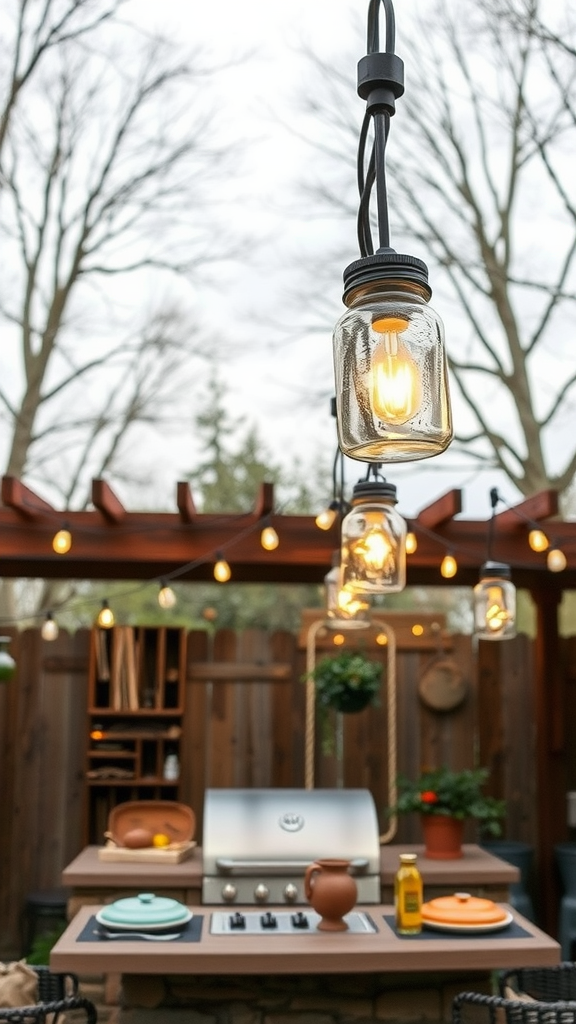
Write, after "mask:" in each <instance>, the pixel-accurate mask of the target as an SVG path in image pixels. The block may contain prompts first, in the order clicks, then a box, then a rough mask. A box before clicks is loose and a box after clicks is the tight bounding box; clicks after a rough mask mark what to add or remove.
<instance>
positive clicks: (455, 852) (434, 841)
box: [421, 814, 464, 860]
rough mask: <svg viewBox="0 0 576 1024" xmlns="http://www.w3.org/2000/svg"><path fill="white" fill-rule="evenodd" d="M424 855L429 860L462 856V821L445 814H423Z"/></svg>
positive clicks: (456, 858) (455, 858)
mask: <svg viewBox="0 0 576 1024" xmlns="http://www.w3.org/2000/svg"><path fill="white" fill-rule="evenodd" d="M421 820H422V831H423V833H424V844H425V847H426V849H425V850H424V856H425V857H428V858H429V859H430V860H458V859H459V858H460V857H461V856H462V837H463V835H464V822H463V821H462V820H461V819H460V818H451V817H449V815H447V814H423V815H422V816H421Z"/></svg>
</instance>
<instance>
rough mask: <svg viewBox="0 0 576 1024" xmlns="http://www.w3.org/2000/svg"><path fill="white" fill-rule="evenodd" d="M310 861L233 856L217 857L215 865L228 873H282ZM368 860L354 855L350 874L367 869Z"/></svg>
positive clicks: (303, 866) (302, 866)
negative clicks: (242, 858) (243, 858)
mask: <svg viewBox="0 0 576 1024" xmlns="http://www.w3.org/2000/svg"><path fill="white" fill-rule="evenodd" d="M310 863H311V861H310V859H308V860H235V859H234V858H233V857H217V858H216V867H217V868H218V869H219V870H220V871H223V872H227V873H229V874H237V875H241V874H249V875H251V874H253V873H254V872H255V871H267V872H268V873H269V874H274V872H278V873H279V874H280V873H281V874H284V873H285V872H286V871H294V869H295V868H300V869H302V870H304V869H305V868H307V867H308V865H309V864H310ZM368 866H369V862H368V860H367V859H366V858H365V857H354V858H353V860H351V861H350V870H351V873H352V874H361V873H362V872H364V871H366V870H367V869H368Z"/></svg>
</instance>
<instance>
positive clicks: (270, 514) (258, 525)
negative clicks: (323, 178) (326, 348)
mask: <svg viewBox="0 0 576 1024" xmlns="http://www.w3.org/2000/svg"><path fill="white" fill-rule="evenodd" d="M175 497H176V501H175V504H176V510H175V511H174V512H131V511H129V510H128V509H126V508H125V507H124V506H123V505H122V503H121V501H120V500H119V499H118V497H117V496H116V495H115V493H114V492H113V490H112V489H111V488H110V486H109V485H108V484H107V483H106V482H105V481H104V480H94V481H93V482H92V505H93V508H91V509H90V510H87V511H76V512H75V511H69V510H66V511H60V510H58V509H55V508H54V507H52V506H51V505H50V504H48V503H47V502H46V501H44V500H43V499H42V498H41V497H40V496H39V495H37V494H35V493H34V491H32V490H31V489H30V488H28V487H27V486H26V485H25V484H24V483H23V482H22V481H20V480H18V479H15V478H13V477H4V478H3V479H2V485H1V499H2V506H1V507H0V573H1V575H2V576H3V577H6V578H17V577H27V578H44V579H70V580H72V579H86V580H105V579H115V580H142V579H148V580H151V581H152V580H160V579H162V578H167V579H173V580H176V579H177V580H182V581H206V580H212V579H213V566H214V561H215V559H216V557H217V555H218V553H220V552H222V554H223V555H224V556H225V558H226V560H227V561H228V562H229V564H230V567H231V570H232V580H233V582H253V583H258V582H260V583H271V584H279V583H316V584H318V583H321V582H322V581H323V578H324V576H325V574H326V573H327V571H328V570H329V568H330V566H331V561H332V554H333V551H334V550H335V549H337V548H338V547H339V542H340V536H339V526H338V524H335V525H334V526H333V527H332V528H331V529H330V530H329V531H322V530H320V529H318V527H317V526H316V524H315V521H314V518H313V517H312V516H289V515H282V514H278V513H276V512H275V510H274V492H273V487H272V485H271V484H267V483H265V484H263V485H262V486H261V488H260V491H259V494H258V496H257V500H256V502H255V506H254V508H253V510H252V511H251V512H250V513H248V514H246V515H222V514H203V513H199V512H198V511H197V510H196V508H195V505H194V501H193V497H192V494H191V492H190V488H189V486H188V484H187V483H178V484H177V487H176V496H175ZM400 511H401V510H400ZM461 513H462V493H461V491H460V490H451V491H449V492H447V493H446V494H444V495H443V496H442V497H441V498H439V499H438V500H437V501H434V502H433V503H432V504H430V505H428V506H426V507H425V508H423V509H422V510H421V511H420V512H419V513H418V515H417V516H416V517H415V518H414V519H411V520H410V528H411V530H413V531H414V532H415V534H416V537H417V540H418V544H417V550H416V552H415V553H414V554H413V555H410V556H409V558H408V563H407V585H408V586H414V585H417V586H423V585H424V586H439V585H442V586H444V585H447V586H473V585H474V584H475V583H476V582H477V580H478V578H479V572H480V567H481V565H482V564H483V562H484V561H486V556H487V550H488V544H489V538H490V536H491V537H492V542H491V551H490V554H491V558H492V559H494V560H496V561H503V562H506V563H508V564H509V565H510V567H511V570H512V580H513V582H514V583H515V585H516V586H517V587H519V588H525V589H527V590H529V591H530V594H531V596H532V599H533V601H534V604H535V607H536V614H537V626H538V628H537V637H536V641H535V687H536V723H535V732H536V766H535V768H536V778H537V789H538V820H539V833H540V849H541V852H542V854H543V856H544V859H545V861H547V862H548V863H551V862H552V860H553V845H554V843H555V842H559V841H562V840H563V839H564V838H565V821H566V805H565V800H566V797H565V793H566V763H565V741H564V718H563V706H562V699H561V698H562V676H561V671H562V669H561V665H560V658H559V636H558V606H559V603H560V601H561V599H562V593H563V591H565V590H571V589H576V522H563V521H561V520H560V519H559V518H558V495H557V493H556V492H555V491H553V490H546V491H542V492H541V493H539V494H536V495H534V496H533V497H531V498H529V499H527V500H526V501H523V502H521V503H520V504H518V505H516V506H515V507H514V508H506V510H505V511H502V512H499V513H497V514H496V516H495V517H494V519H493V520H491V519H487V520H477V519H465V518H462V517H461ZM534 524H540V525H541V527H542V529H543V531H545V532H546V534H547V536H548V537H549V539H550V541H551V542H552V543H553V544H554V546H558V547H560V548H561V549H562V551H563V552H564V554H565V556H566V559H567V565H566V568H565V570H564V571H563V572H557V573H554V572H551V571H550V570H549V569H548V568H547V564H546V554H545V553H536V552H534V551H532V550H531V548H530V546H529V544H528V531H529V529H530V525H534ZM64 525H66V526H67V528H68V529H69V530H70V532H71V534H72V547H71V550H70V551H69V552H68V553H67V554H66V555H58V554H56V553H55V552H54V551H53V549H52V539H53V537H54V534H55V533H56V531H57V530H59V529H61V528H62V527H63V526H64ZM265 525H272V526H273V527H274V528H275V530H276V532H277V534H278V537H279V540H280V543H279V546H278V547H277V548H276V549H275V550H274V551H266V550H264V549H263V547H262V545H261V543H260V533H261V530H262V528H263V527H264V526H265ZM448 552H452V553H454V554H455V556H456V558H457V561H458V572H457V575H456V576H455V577H454V578H453V579H450V580H445V579H443V577H442V576H441V574H440V563H441V561H442V558H443V557H444V555H445V554H446V553H448ZM492 646H494V647H496V646H501V645H492ZM496 656H497V652H496V651H495V657H496ZM550 884H551V883H550ZM545 895H546V894H545Z"/></svg>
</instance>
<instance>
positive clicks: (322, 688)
mask: <svg viewBox="0 0 576 1024" xmlns="http://www.w3.org/2000/svg"><path fill="white" fill-rule="evenodd" d="M304 679H305V680H307V679H312V680H313V681H314V687H315V690H316V703H317V707H318V713H319V718H320V722H321V726H322V749H323V752H324V753H325V754H330V753H332V752H333V747H334V741H333V735H332V733H331V731H330V728H329V718H328V713H329V711H330V710H334V711H339V712H342V713H345V714H346V713H350V712H356V711H361V710H362V709H363V708H365V707H368V706H369V705H372V706H377V705H378V696H379V693H380V687H381V684H382V665H381V664H380V662H378V661H370V660H369V659H368V658H366V657H365V656H364V655H363V654H360V653H359V652H357V651H343V652H342V653H341V654H339V655H337V656H336V657H333V656H331V655H328V656H326V657H324V658H321V659H320V661H319V662H318V663H317V665H316V666H315V667H314V669H313V670H312V672H310V673H309V674H308V675H307V676H305V677H304Z"/></svg>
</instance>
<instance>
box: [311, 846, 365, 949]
mask: <svg viewBox="0 0 576 1024" xmlns="http://www.w3.org/2000/svg"><path fill="white" fill-rule="evenodd" d="M349 867H350V861H349V860H335V859H334V860H331V859H326V860H317V861H314V863H313V864H309V865H308V867H307V868H306V874H305V875H304V892H305V894H306V899H307V900H308V902H309V903H310V904H311V905H312V908H313V909H314V910H315V911H316V913H317V914H320V918H321V920H320V923H319V925H318V928H319V929H320V931H323V932H343V931H346V929H347V928H348V925H347V924H346V921H343V920H342V918H343V917H344V914H348V913H349V911H350V910H352V907H353V906H354V904H355V903H356V897H357V895H358V890H357V888H356V882H355V881H354V879H353V878H352V876H351V875H349V874H348V868H349Z"/></svg>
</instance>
